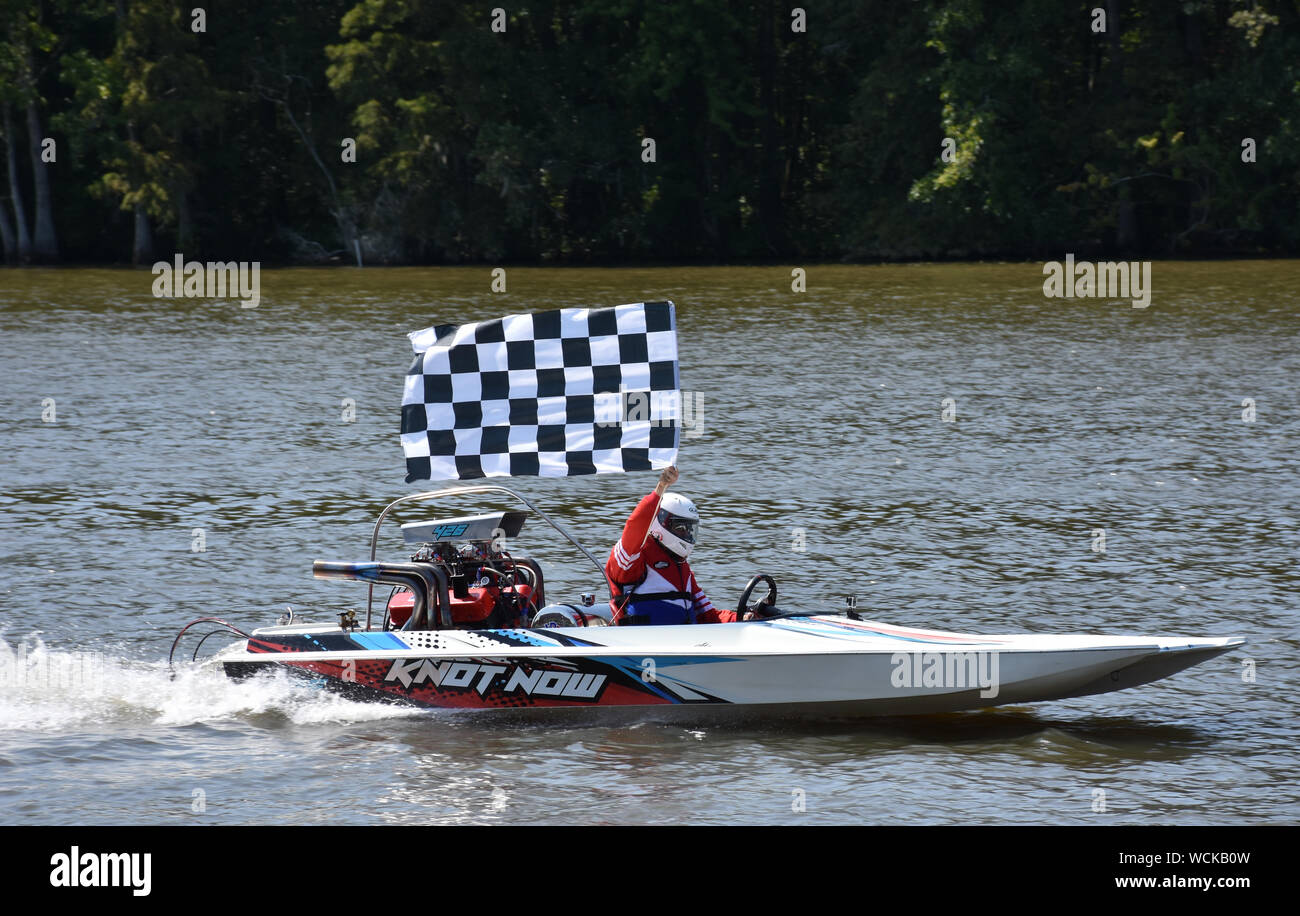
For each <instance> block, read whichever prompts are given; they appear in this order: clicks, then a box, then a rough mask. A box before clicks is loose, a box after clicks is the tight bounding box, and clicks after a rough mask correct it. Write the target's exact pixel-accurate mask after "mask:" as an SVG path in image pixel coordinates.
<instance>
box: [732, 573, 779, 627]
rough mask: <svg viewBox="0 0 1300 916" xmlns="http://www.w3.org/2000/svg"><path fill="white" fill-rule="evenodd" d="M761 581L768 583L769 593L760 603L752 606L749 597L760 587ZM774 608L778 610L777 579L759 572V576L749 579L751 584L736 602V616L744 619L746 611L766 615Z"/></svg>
mask: <svg viewBox="0 0 1300 916" xmlns="http://www.w3.org/2000/svg"><path fill="white" fill-rule="evenodd" d="M760 582H763V583H765V584H766V585H767V595H765V596H764V597H763V600H761V601H759V602H758V604H756V605H754V606H753V607H750V605H749V598H750V596H751V595H752V594H753V593H754V589H755V588H757V587H758V584H759V583H760ZM774 610H776V581H775V580H774V579H773V578H772V577H771V576H769V575H766V574H765V573H759V574H758V575H757V576H755V577H754V578H752V579H750V580H749V584H748V585H746V586H745V590H744V591H743V592H741V593H740V600H739V601H738V602H736V618H737V619H738V620H743V619H744V617H745V612H746V611H753V612H754V613H755V614H756V615H757V616H759V617H766V616H767V614H768V612H769V611H774Z"/></svg>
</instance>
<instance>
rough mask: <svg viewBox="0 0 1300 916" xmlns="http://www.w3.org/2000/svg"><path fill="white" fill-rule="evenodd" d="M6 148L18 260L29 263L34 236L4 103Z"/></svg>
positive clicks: (9, 119) (12, 131)
mask: <svg viewBox="0 0 1300 916" xmlns="http://www.w3.org/2000/svg"><path fill="white" fill-rule="evenodd" d="M2 107H3V108H4V122H5V148H6V152H7V155H6V158H7V160H8V163H9V197H10V199H11V200H12V201H13V205H14V234H15V236H17V239H18V260H19V261H20V262H22V263H24V264H25V263H27V262H28V261H30V260H31V259H32V237H31V234H30V232H29V231H28V228H27V208H26V207H25V206H23V189H22V185H20V184H19V183H18V154H17V152H16V150H15V143H14V122H13V118H12V117H11V116H10V113H9V106H8V105H4V106H2Z"/></svg>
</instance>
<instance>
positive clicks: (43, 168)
mask: <svg viewBox="0 0 1300 916" xmlns="http://www.w3.org/2000/svg"><path fill="white" fill-rule="evenodd" d="M27 134H28V138H27V139H28V145H29V148H30V149H31V151H32V184H33V185H35V187H36V236H35V238H34V239H33V240H32V242H33V244H32V252H33V253H34V254H35V255H36V257H37V259H38V260H41V261H47V262H49V261H57V260H58V259H59V239H58V236H57V235H55V232H54V199H53V197H52V196H51V195H50V173H49V170H48V165H49V163H47V162H45V161H43V160H42V159H41V140H42V136H41V119H40V115H38V114H37V112H36V102H35V100H33V101H31V102H28V103H27Z"/></svg>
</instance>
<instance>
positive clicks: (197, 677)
mask: <svg viewBox="0 0 1300 916" xmlns="http://www.w3.org/2000/svg"><path fill="white" fill-rule="evenodd" d="M1298 279H1300V269H1297V266H1296V264H1295V263H1294V262H1281V261H1277V262H1267V261H1253V262H1225V263H1163V262H1158V263H1156V264H1155V265H1154V268H1153V286H1154V293H1153V296H1152V301H1151V304H1150V306H1149V307H1148V308H1145V309H1138V308H1133V307H1132V306H1131V304H1130V303H1129V302H1126V301H1118V300H1117V301H1106V300H1100V299H1048V298H1045V297H1044V295H1043V292H1042V282H1043V277H1042V273H1041V267H1040V265H1037V264H1010V265H996V264H995V265H906V266H883V267H848V266H812V267H810V268H808V272H807V284H808V286H807V291H806V292H792V291H791V269H790V268H789V267H743V268H740V267H737V268H681V267H674V268H656V269H593V270H560V269H510V270H509V271H508V272H507V284H508V287H507V288H508V291H507V292H504V293H494V292H492V291H491V288H490V287H491V281H492V276H491V273H490V270H489V269H488V268H465V269H461V268H456V269H389V270H377V269H364V270H355V269H336V270H275V271H271V270H268V271H263V272H262V274H261V285H262V300H261V303H260V304H259V305H258V307H257V308H250V309H243V308H241V307H240V306H239V303H238V302H236V301H233V300H216V299H188V300H186V299H178V300H159V299H155V298H154V297H153V296H152V293H151V283H152V280H153V278H152V276H151V275H150V274H149V273H148V272H147V271H131V270H92V269H64V270H21V271H15V270H4V271H0V335H2V340H3V343H0V379H3V382H2V388H0V391H2V392H3V395H2V397H0V405H3V409H2V410H0V431H2V435H3V439H2V440H0V441H3V451H4V461H3V464H0V559H2V562H3V580H2V581H0V675H2V677H0V823H5V824H14V823H20V824H26V823H48V824H69V823H73V824H111V823H138V824H198V823H209V822H217V823H277V824H289V823H292V824H299V823H331V824H344V823H353V824H377V823H489V824H490V823H579V824H599V823H628V824H641V823H652V824H665V823H772V824H775V823H794V824H842V823H887V824H935V823H960V824H978V823H1061V824H1170V823H1172V824H1183V823H1212V824H1243V823H1284V822H1290V823H1294V822H1295V821H1296V820H1297V817H1300V749H1298V748H1300V725H1298V724H1297V716H1296V704H1295V700H1294V698H1295V696H1296V690H1297V687H1300V660H1298V659H1297V644H1298V642H1297V641H1298V638H1300V634H1298V633H1297V610H1298V607H1300V594H1298V593H1300V576H1298V575H1297V571H1296V560H1297V556H1298V555H1300V464H1298V460H1297V454H1298V453H1300V404H1298V403H1297V382H1300V296H1298V294H1297V280H1298ZM664 298H668V299H672V300H673V301H675V302H676V304H677V313H678V324H679V340H680V347H681V377H682V386H683V388H684V389H686V390H688V391H690V392H693V396H694V397H696V398H698V401H697V403H698V404H699V405H700V407H701V408H702V410H701V418H700V423H699V428H698V429H697V430H695V431H693V433H692V435H690V436H688V437H686V438H684V439H683V442H682V449H681V455H680V462H679V464H680V468H681V475H682V476H681V481H680V482H679V484H678V486H677V489H678V490H680V491H681V492H683V493H685V494H687V495H689V496H691V497H692V498H693V499H695V501H696V502H697V504H698V505H699V506H700V509H701V511H702V513H703V516H704V522H703V526H702V544H701V546H700V547H699V548H698V550H697V552H696V554H695V560H694V562H693V564H692V565H693V566H694V568H695V571H696V574H697V577H698V579H699V580H700V582H701V584H702V585H703V587H704V588H705V590H706V591H708V592H709V594H710V597H711V598H712V599H713V600H714V602H715V604H718V605H720V606H724V607H732V606H734V603H735V600H736V596H737V593H738V592H739V591H740V588H741V586H742V585H743V584H744V582H745V581H746V580H747V579H748V578H749V576H750V575H751V574H752V573H753V572H756V571H767V572H770V573H772V574H773V575H775V576H776V578H777V579H778V581H779V583H780V585H781V586H782V603H783V604H795V605H798V606H804V607H808V606H817V605H819V604H823V605H825V606H826V607H828V608H838V607H842V606H843V605H844V601H845V598H846V597H848V596H856V598H857V601H858V604H859V606H860V607H862V608H863V609H865V612H866V615H867V616H869V617H871V618H873V619H877V620H882V621H885V622H890V623H897V624H905V625H912V626H922V627H934V628H938V629H950V630H958V631H974V632H987V633H1006V632H1042V633H1049V632H1050V633H1057V632H1060V633H1068V632H1098V633H1141V634H1150V635H1164V634H1192V635H1207V636H1233V635H1239V636H1245V637H1247V638H1248V639H1249V640H1250V642H1249V644H1248V645H1247V646H1246V647H1244V649H1242V650H1237V651H1234V652H1232V653H1229V654H1227V655H1224V656H1221V657H1219V658H1217V659H1215V660H1213V661H1211V662H1208V663H1205V664H1202V665H1200V666H1198V667H1196V668H1192V669H1190V670H1188V671H1186V672H1183V673H1181V674H1179V675H1176V676H1174V677H1172V678H1170V679H1168V680H1165V681H1160V682H1158V683H1155V684H1151V685H1148V686H1145V687H1141V688H1137V689H1134V690H1129V691H1122V692H1119V693H1114V694H1109V695H1105V696H1099V697H1091V698H1081V699H1077V700H1071V701H1063V702H1054V703H1043V704H1037V705H1033V706H1021V707H1006V708H999V709H996V710H992V711H984V712H972V713H961V714H951V715H944V716H929V717H918V718H913V719H895V720H877V721H865V722H818V723H802V724H801V723H791V722H783V723H780V724H771V725H762V724H748V725H733V726H704V725H701V726H698V727H693V726H691V725H689V724H688V725H666V724H662V723H655V722H645V723H641V724H631V725H620V726H617V727H614V726H608V725H605V726H600V725H585V726H579V725H572V724H565V725H545V724H543V725H521V724H518V723H512V724H508V723H500V722H497V721H493V720H491V719H486V720H485V719H483V718H481V717H480V718H469V719H466V718H458V717H456V716H454V715H448V714H443V713H437V712H433V713H430V712H418V711H417V712H411V711H406V710H402V709H397V708H393V707H385V706H374V705H368V704H359V703H355V702H350V701H346V700H343V699H341V698H339V697H336V696H332V695H328V694H322V693H320V692H318V691H315V690H313V689H311V688H310V687H307V686H302V685H297V684H290V683H287V682H282V681H278V680H274V679H267V680H260V681H253V682H249V683H244V684H236V683H232V682H229V681H227V680H226V679H225V678H224V676H223V675H221V674H220V673H219V672H218V671H214V670H212V669H211V668H210V667H203V666H201V665H200V666H190V665H186V666H184V667H183V668H182V670H181V672H180V673H179V674H178V675H177V677H176V678H175V679H172V678H170V677H169V675H168V670H167V664H166V659H167V654H168V650H169V648H170V645H171V639H172V637H173V635H174V634H175V632H176V630H177V629H178V628H179V627H180V626H181V625H182V624H184V623H185V622H187V621H189V620H190V619H192V618H194V617H198V616H202V615H207V614H215V615H218V616H222V617H225V618H228V619H230V620H231V621H233V622H235V623H237V624H240V625H242V626H245V627H250V626H259V625H266V624H269V623H272V622H273V621H274V619H275V618H276V617H277V616H278V615H279V614H280V613H281V611H282V610H283V608H284V607H285V606H286V605H292V606H293V607H294V608H295V609H297V610H298V611H299V612H306V613H307V614H308V615H309V616H313V615H314V616H315V617H317V618H318V619H332V617H333V614H334V613H335V612H336V611H338V610H342V609H346V608H348V607H357V606H358V600H359V599H358V595H359V594H360V595H361V598H360V601H361V604H364V592H360V593H359V592H358V591H357V590H356V589H357V587H356V586H350V585H348V584H346V583H338V582H324V581H317V580H314V579H312V578H311V574H310V568H311V562H312V560H314V559H326V558H328V559H358V558H361V557H363V556H365V553H366V549H367V543H368V538H369V534H370V525H371V524H372V522H373V519H374V517H375V515H376V513H377V512H378V511H379V509H380V508H382V506H383V505H384V504H385V503H387V502H388V501H389V500H391V499H393V498H395V497H396V496H398V495H401V494H403V493H407V492H414V491H415V490H417V489H424V488H427V486H421V485H418V484H405V483H404V482H403V476H404V463H403V460H402V453H401V447H400V443H399V440H398V407H399V404H400V399H401V389H402V379H403V375H404V373H405V371H406V369H407V367H408V366H409V364H410V360H411V354H410V348H409V345H408V342H407V340H406V338H405V336H404V335H405V333H406V332H407V331H410V330H414V329H417V328H421V327H426V326H428V325H431V324H436V323H460V322H463V321H470V320H478V319H483V318H489V317H496V316H498V315H502V314H507V313H511V312H518V311H531V310H540V309H545V308H554V307H563V306H577V305H614V304H619V303H623V302H636V301H641V300H649V299H664ZM653 481H654V475H653V474H648V473H647V474H641V475H630V476H624V475H608V476H604V475H603V476H599V477H588V478H576V479H569V480H543V479H524V480H520V481H518V484H519V486H520V488H521V489H522V491H523V492H525V493H526V494H528V495H529V496H530V497H533V498H535V499H536V500H538V501H539V502H540V504H541V505H542V506H543V507H544V508H546V509H547V510H548V511H551V512H552V513H553V514H555V515H557V516H558V517H559V518H560V519H562V520H563V521H565V522H567V523H568V524H569V526H570V527H571V528H572V529H573V530H574V531H575V532H576V533H577V534H578V535H579V537H580V539H582V540H583V541H584V543H586V544H587V545H588V546H589V547H591V548H592V550H593V552H595V553H597V554H600V555H602V556H603V554H604V553H605V552H606V551H607V550H608V548H609V545H610V544H611V543H612V542H613V539H614V538H615V537H616V536H617V533H618V531H619V530H620V527H621V524H622V522H623V519H624V518H625V516H626V514H627V512H628V511H629V510H630V509H631V507H632V506H633V505H634V504H635V502H636V500H637V499H638V498H639V497H640V496H641V495H642V494H643V493H644V492H646V491H647V490H648V489H649V488H650V487H651V486H652V485H653ZM1103 537H1104V545H1103V543H1102V540H1101V539H1102V538H1103ZM521 541H522V549H523V550H525V551H528V552H531V553H532V554H533V555H535V556H538V557H540V558H541V559H542V560H543V561H544V569H545V571H546V573H547V575H548V576H549V580H548V581H550V582H552V583H553V584H552V585H551V587H550V589H549V590H550V592H551V594H552V595H553V596H555V597H560V596H567V597H569V598H570V599H571V598H573V597H576V595H577V593H578V592H580V591H598V589H597V587H596V585H597V583H596V582H595V581H594V573H593V572H592V570H591V568H590V566H589V565H584V561H581V560H580V559H579V558H575V555H574V554H573V552H572V551H566V550H565V549H564V547H563V545H562V544H561V543H560V542H558V540H557V539H555V538H553V537H548V536H547V532H546V531H545V530H544V528H543V527H542V526H541V525H540V524H539V523H536V522H534V523H533V524H532V525H531V526H527V527H525V529H524V532H523V534H522V535H521ZM801 542H802V543H801ZM1103 546H1104V550H1102V549H1101V548H1102V547H1103ZM385 547H386V548H390V550H389V555H391V556H394V557H396V556H400V555H401V553H400V550H399V549H398V548H399V545H398V544H397V543H396V538H392V539H391V540H389V541H386V542H385ZM800 547H802V549H799V548H800ZM198 548H202V549H198ZM520 549H521V548H519V547H517V548H516V550H517V551H518V550H520ZM218 642H220V640H219V639H218V638H216V637H214V638H213V640H212V641H210V642H209V644H208V645H207V646H205V647H204V654H206V653H207V651H208V650H210V649H212V648H214V647H215V646H216V644H217V643H218Z"/></svg>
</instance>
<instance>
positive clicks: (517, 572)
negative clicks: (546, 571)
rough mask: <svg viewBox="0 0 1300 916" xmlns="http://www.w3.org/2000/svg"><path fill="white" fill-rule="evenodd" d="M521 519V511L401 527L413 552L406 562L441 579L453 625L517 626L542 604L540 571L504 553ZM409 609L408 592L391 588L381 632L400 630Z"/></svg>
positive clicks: (529, 562)
mask: <svg viewBox="0 0 1300 916" xmlns="http://www.w3.org/2000/svg"><path fill="white" fill-rule="evenodd" d="M527 516H528V513H527V512H522V511H511V512H497V513H490V514H488V515H472V516H463V517H460V518H448V519H438V520H436V521H428V522H412V523H409V524H406V525H403V526H402V537H403V539H404V540H405V541H406V543H407V544H408V545H409V546H414V547H415V548H416V550H415V553H413V554H412V555H411V562H412V563H415V564H427V565H429V566H433V567H435V568H437V569H438V571H439V572H440V573H441V574H442V576H443V577H445V578H446V581H447V587H448V592H449V594H448V598H449V607H450V611H451V619H452V623H453V626H456V627H461V628H466V629H509V628H513V627H522V626H525V625H526V623H527V622H528V621H529V620H531V619H532V618H533V617H534V616H536V615H537V614H538V612H539V609H540V608H541V607H543V606H544V604H545V598H544V594H545V593H544V588H543V583H542V570H541V567H540V566H539V565H538V564H537V563H536V562H535V561H533V560H530V559H526V558H523V557H513V556H511V555H510V553H509V552H508V551H507V550H506V549H505V545H506V541H507V539H508V538H513V537H515V536H516V535H518V534H519V531H520V529H522V528H523V524H524V520H525V519H526V518H527ZM414 606H415V596H414V595H412V594H411V592H410V591H409V590H407V589H403V588H398V589H394V591H393V593H392V594H391V595H390V596H389V599H388V607H387V622H386V624H385V628H386V629H400V628H402V627H404V626H406V625H407V623H408V621H409V620H410V618H411V614H412V611H413V609H414ZM433 617H434V619H437V618H438V615H436V614H435V615H433Z"/></svg>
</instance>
